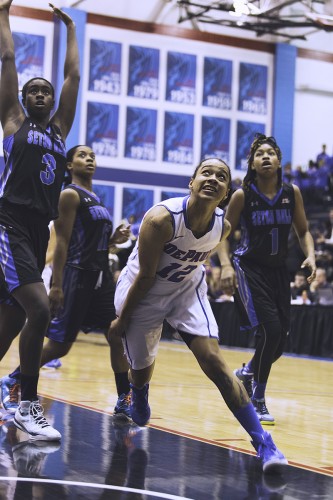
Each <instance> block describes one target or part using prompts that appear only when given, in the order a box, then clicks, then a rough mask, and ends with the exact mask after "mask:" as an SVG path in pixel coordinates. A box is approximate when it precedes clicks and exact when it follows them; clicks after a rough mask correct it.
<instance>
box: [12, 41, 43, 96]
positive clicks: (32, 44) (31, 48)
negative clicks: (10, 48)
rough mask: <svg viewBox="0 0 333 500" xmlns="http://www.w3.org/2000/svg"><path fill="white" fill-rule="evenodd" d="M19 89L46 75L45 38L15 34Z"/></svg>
mask: <svg viewBox="0 0 333 500" xmlns="http://www.w3.org/2000/svg"><path fill="white" fill-rule="evenodd" d="M13 39H14V46H15V62H16V69H17V75H18V84H19V89H21V88H22V87H23V85H24V84H25V83H26V82H27V81H28V80H30V79H31V78H35V77H36V76H43V75H44V50H45V37H44V36H40V35H31V34H28V33H13Z"/></svg>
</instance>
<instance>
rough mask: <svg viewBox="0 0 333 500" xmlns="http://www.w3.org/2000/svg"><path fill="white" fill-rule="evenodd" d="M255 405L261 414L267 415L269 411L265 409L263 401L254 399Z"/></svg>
mask: <svg viewBox="0 0 333 500" xmlns="http://www.w3.org/2000/svg"><path fill="white" fill-rule="evenodd" d="M256 407H257V408H258V410H259V412H260V413H261V414H262V415H269V411H268V409H267V406H266V402H265V401H258V400H256Z"/></svg>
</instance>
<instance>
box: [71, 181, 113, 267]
mask: <svg viewBox="0 0 333 500" xmlns="http://www.w3.org/2000/svg"><path fill="white" fill-rule="evenodd" d="M66 189H73V190H74V191H76V192H77V193H78V195H79V197H80V205H79V207H78V210H77V214H76V218H75V221H74V227H73V231H72V236H71V239H70V242H69V246H68V252H67V260H66V264H67V265H70V266H73V267H77V268H79V269H86V270H100V271H106V270H107V269H108V267H109V261H108V258H109V239H110V236H111V234H112V221H111V217H110V214H109V211H108V210H107V208H106V207H105V206H104V205H103V203H101V201H100V199H99V198H98V196H96V195H95V194H94V193H91V192H90V191H87V190H86V189H84V188H82V187H79V186H76V185H75V184H69V185H68V186H67V187H66Z"/></svg>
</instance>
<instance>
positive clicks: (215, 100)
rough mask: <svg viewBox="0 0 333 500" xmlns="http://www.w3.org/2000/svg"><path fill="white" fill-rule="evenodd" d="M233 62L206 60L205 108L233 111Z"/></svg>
mask: <svg viewBox="0 0 333 500" xmlns="http://www.w3.org/2000/svg"><path fill="white" fill-rule="evenodd" d="M231 85H232V61H225V60H223V59H216V58H215V57H205V58H204V84H203V97H202V104H203V106H209V107H211V108H216V109H231V106H232V100H231Z"/></svg>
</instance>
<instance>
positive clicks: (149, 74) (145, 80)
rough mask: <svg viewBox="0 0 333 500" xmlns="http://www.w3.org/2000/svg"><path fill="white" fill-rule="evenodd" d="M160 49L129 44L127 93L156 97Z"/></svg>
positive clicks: (144, 97) (142, 96)
mask: <svg viewBox="0 0 333 500" xmlns="http://www.w3.org/2000/svg"><path fill="white" fill-rule="evenodd" d="M159 68H160V51H159V50H157V49H151V48H147V47H138V46H135V45H131V46H130V48H129V68H128V87H127V95H129V96H133V97H141V98H143V99H158V92H159V80H158V75H159Z"/></svg>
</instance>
